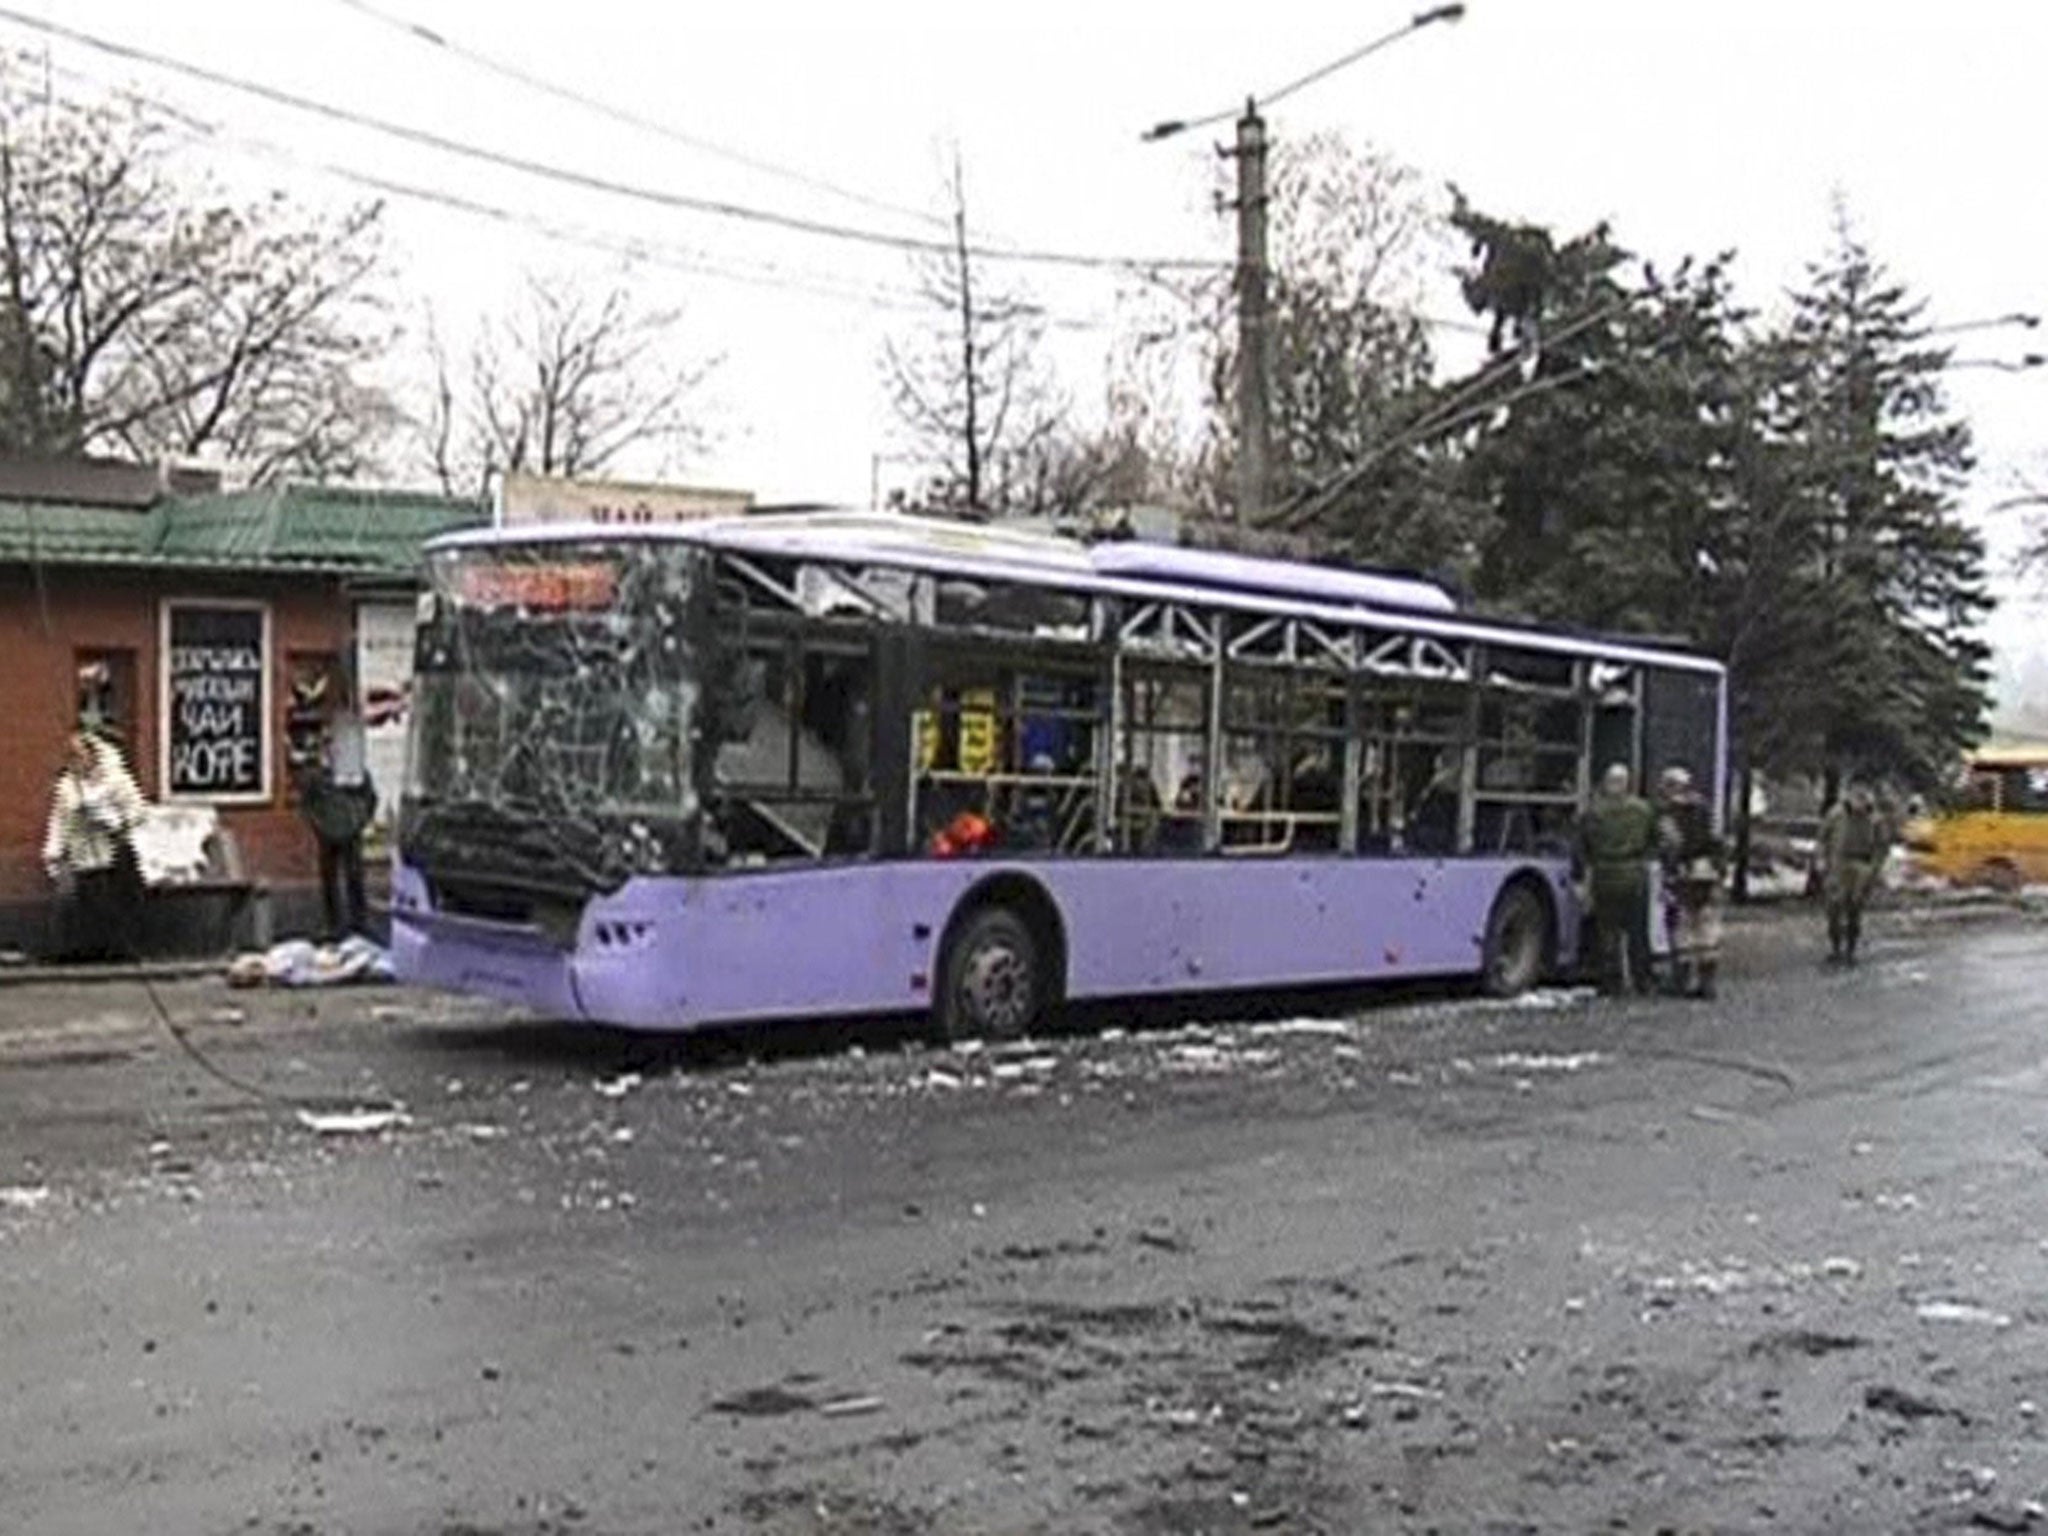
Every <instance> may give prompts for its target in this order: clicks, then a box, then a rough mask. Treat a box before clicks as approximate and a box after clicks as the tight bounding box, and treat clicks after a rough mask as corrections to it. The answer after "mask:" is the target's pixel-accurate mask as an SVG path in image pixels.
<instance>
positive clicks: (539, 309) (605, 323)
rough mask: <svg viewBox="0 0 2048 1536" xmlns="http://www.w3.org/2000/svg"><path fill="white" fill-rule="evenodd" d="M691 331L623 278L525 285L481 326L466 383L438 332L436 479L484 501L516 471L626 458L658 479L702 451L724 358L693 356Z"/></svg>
mask: <svg viewBox="0 0 2048 1536" xmlns="http://www.w3.org/2000/svg"><path fill="white" fill-rule="evenodd" d="M682 325H683V312H682V310H681V309H680V308H676V307H673V306H668V307H664V306H656V305H648V304H645V303H643V302H642V301H641V300H640V299H638V298H637V297H636V296H635V294H634V292H633V290H632V288H631V287H630V286H629V284H628V281H627V280H626V278H624V277H623V276H622V277H620V278H619V279H618V280H616V281H615V282H614V283H613V284H612V285H611V286H610V287H609V288H607V289H605V290H604V291H602V292H601V293H600V292H597V291H596V290H594V289H592V288H591V287H590V286H588V285H587V283H585V282H584V281H582V280H580V279H578V278H577V277H575V276H572V275H569V274H562V273H558V274H552V275H549V276H545V277H534V276H530V277H528V278H527V280H526V285H525V291H524V293H523V294H522V295H521V298H520V302H519V303H518V305H517V306H516V307H515V308H514V309H513V310H512V311H511V312H509V313H508V314H505V315H502V316H498V317H495V318H491V319H487V320H486V321H485V322H484V324H483V326H482V327H481V329H480V331H479V333H478V335H477V338H476V341H475V344H474V345H473V346H472V347H471V349H470V351H469V353H468V356H467V358H466V360H465V364H464V366H463V367H462V368H461V369H460V372H459V376H458V370H457V368H456V366H455V365H454V364H453V363H452V362H451V360H450V358H449V356H448V353H447V350H446V348H445V347H444V346H443V345H442V343H441V340H440V337H439V332H438V330H437V329H434V328H431V327H430V336H429V345H430V347H431V350H432V354H433V365H434V394H433V398H432V401H431V403H430V405H429V408H428V410H427V413H426V418H425V421H424V423H423V427H424V437H425V447H426V452H427V456H428V460H429V463H430V465H431V467H432V469H433V472H434V474H435V476H436V477H437V478H438V479H439V480H440V482H441V485H442V486H443V488H444V489H446V490H448V491H450V492H451V493H453V492H457V491H460V492H464V493H468V492H475V493H477V494H482V493H483V492H484V491H485V490H486V489H487V488H488V486H489V484H490V482H491V480H492V478H493V477H494V476H496V475H500V474H504V473H507V472H520V471H524V472H528V473H533V474H544V475H588V474H597V473H599V472H601V471H603V470H605V469H607V468H611V467H614V466H615V464H616V462H617V461H618V460H619V459H621V458H622V457H624V456H628V455H631V456H634V457H637V458H639V459H642V460H643V461H648V462H649V464H650V472H661V471H664V470H667V469H669V468H671V467H673V466H674V465H675V464H677V463H679V462H680V461H682V460H684V459H687V458H688V457H690V456H691V455H693V454H696V453H699V452H701V451H702V450H703V449H704V448H705V446H706V445H707V444H708V443H709V441H710V432H709V430H708V429H707V427H706V425H705V423H704V419H703V412H702V394H703V387H704V385H705V383H706V381H707V380H708V379H709V378H710V377H711V375H712V374H713V372H715V371H716V369H717V367H718V361H719V360H718V359H716V358H709V359H707V358H702V357H697V356H693V355H690V354H688V353H687V352H686V350H685V348H684V347H683V345H682V339H681V331H682Z"/></svg>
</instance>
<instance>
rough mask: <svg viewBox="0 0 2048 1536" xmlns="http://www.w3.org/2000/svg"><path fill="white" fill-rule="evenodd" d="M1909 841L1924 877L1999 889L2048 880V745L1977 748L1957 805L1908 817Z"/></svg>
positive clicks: (1966, 764) (1967, 760) (1967, 762)
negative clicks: (1942, 810) (1929, 814)
mask: <svg viewBox="0 0 2048 1536" xmlns="http://www.w3.org/2000/svg"><path fill="white" fill-rule="evenodd" d="M1905 839H1906V846H1907V848H1908V849H1909V850H1910V851H1911V853H1912V855H1913V862H1914V864H1915V866H1916V867H1917V868H1918V870H1919V872H1920V873H1921V874H1923V875H1930V876H1934V877H1937V878H1940V879H1943V880H1948V881H1951V882H1953V883H1955V884H1957V885H1988V886H1990V887H1991V888H1992V889H1994V890H2000V891H2016V890H2018V889H2019V888H2020V887H2021V886H2025V885H2048V744H2035V745H2022V746H2003V747H1985V748H1982V749H1980V750H1978V751H1976V752H1973V753H1971V754H1970V755H1969V756H1968V757H1967V758H1965V759H1964V779H1963V788H1962V795H1961V798H1960V799H1959V801H1958V802H1957V804H1956V806H1955V808H1954V809H1952V810H1948V811H1944V812H1942V813H1941V814H1939V815H1937V816H1932V817H1921V818H1918V819H1916V820H1914V821H1912V822H1909V823H1908V824H1907V826H1906V828H1905Z"/></svg>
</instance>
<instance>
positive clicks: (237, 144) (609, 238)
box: [20, 54, 1111, 331]
mask: <svg viewBox="0 0 2048 1536" xmlns="http://www.w3.org/2000/svg"><path fill="white" fill-rule="evenodd" d="M20 56H21V57H28V55H26V54H22V55H20ZM57 72H58V73H61V74H63V75H64V76H65V78H67V79H69V80H73V81H76V82H79V83H83V84H90V85H92V86H95V87H96V88H102V89H111V90H113V91H115V93H116V94H118V95H120V96H121V97H122V98H123V99H124V100H127V101H129V102H132V103H133V104H134V105H135V106H136V107H137V108H139V109H141V110H144V111H148V112H153V113H155V114H157V115H158V116H159V117H161V118H163V119H165V120H166V122H168V123H169V124H171V125H172V126H173V128H174V129H175V130H177V131H181V132H183V133H184V134H186V135H188V136H190V137H193V138H196V139H204V140H207V141H209V142H212V143H215V144H220V145H224V146H227V147H229V148H233V149H239V150H243V151H246V152H248V153H250V154H255V155H261V156H263V157H265V158H267V159H272V160H277V161H280V162H282V163H285V164H289V165H295V166H298V167H300V168H302V169H305V170H309V171H312V172H314V173H315V174H317V175H321V176H327V177H331V178H333V179H335V180H337V181H342V182H346V183H348V184H350V185H352V186H357V187H361V188H363V189H364V190H366V191H371V192H379V193H383V194H385V195H386V196H390V197H396V198H402V199H405V200H407V201H410V202H418V203H424V204H427V205H429V206H432V207H438V208H444V209H447V210H449V211H450V212H454V213H460V214H465V215H467V216H470V217H472V218H480V219H487V220H490V221H491V222H493V223H498V224H506V225H511V226H514V227H517V228H521V229H526V230H530V231H532V232H533V233H535V234H537V235H540V236H542V237H543V238H545V239H548V240H553V241H558V242H560V243H562V244H565V245H578V246H584V247H586V248H589V249H592V250H598V251H605V252H608V253H610V254H612V255H616V256H623V257H626V258H628V259H630V260H634V261H644V262H647V263H648V264H650V265H654V266H660V267H664V268H667V269H669V270H672V271H676V272H684V273H689V274H692V275H696V276H702V277H710V278H715V279H719V280H722V281H726V282H733V283H741V284H745V285H747V286H749V287H757V288H770V289H775V290H778V291H782V292H791V293H803V294H809V295H811V296H813V297H816V298H822V299H827V300H833V301H837V302H841V303H848V304H857V305H862V306H864V307H866V308H869V309H874V310H887V311H893V312H896V313H902V314H913V313H923V312H927V311H929V310H930V309H931V307H932V306H931V303H930V301H929V300H928V299H926V297H925V296H924V295H923V294H921V293H920V292H919V291H918V290H916V289H914V288H907V287H900V286H891V285H888V284H883V283H876V284H872V285H867V284H861V283H857V282H853V281H849V280H842V279H838V278H834V277H831V276H829V275H826V274H823V273H812V272H803V271H790V270H788V269H786V268H783V267H780V266H778V265H777V264H776V263H774V262H771V261H756V262H753V263H751V264H750V265H749V266H748V267H745V268H739V267H733V266H728V265H724V264H721V263H719V262H717V261H714V260H711V259H709V257H708V256H706V255H705V254H704V253H702V252H699V251H696V250H693V249H690V248H688V247H683V246H674V245H668V244H665V243H663V242H660V241H654V240H649V239H647V238H645V237H643V236H639V235H614V234H610V233H608V232H604V231H600V230H596V229H591V228H588V227H579V226H576V225H570V224H563V223H559V222H557V221H554V220H551V219H547V218H543V217H541V216H539V215H536V214H532V213H528V212H525V211H522V210H520V209H517V208H511V207H507V206H505V205H504V204H502V203H494V202H487V201H485V200H483V199H481V198H474V197H469V196H466V195H465V194H463V193H459V192H452V191H449V190H447V189H445V188H441V187H430V186H423V185H420V184H417V183H413V182H405V181H399V180H396V179H395V178H392V177H388V176H380V175H377V174H375V173H374V172H369V171H363V170H358V169H356V168H355V167H353V166H348V165H342V164H339V163H337V162H335V161H331V160H324V159H318V158H314V157H310V156H307V155H304V154H301V153H299V152H298V151H295V150H291V149H287V148H285V147H284V146H282V145H278V144H273V143H270V142H269V141H267V140H263V139H259V138H255V137H252V136H250V135H248V134H246V133H239V132H235V131H233V130H230V129H227V128H224V127H223V126H222V125H221V124H219V123H215V122H211V121H209V120H207V119H206V118H204V117H201V116H199V115H197V114H196V113H193V112H191V111H188V110H187V109H185V108H184V107H181V106H178V105H177V104H175V103H173V102H168V101H164V100H162V99H160V98H158V97H154V96H149V95H146V94H144V93H142V92H140V91H137V90H134V89H133V88H132V87H121V86H109V85H108V84H107V82H105V81H103V80H99V79H97V78H95V77H92V76H90V75H86V74H82V73H80V72H78V71H76V70H68V69H67V70H59V71H57ZM1024 312H1025V314H1026V315H1028V316H1029V317H1030V318H1034V319H1038V320H1042V321H1043V322H1044V323H1045V324H1047V325H1049V326H1051V327H1053V328H1055V329H1058V330H1068V331H1100V330H1103V329H1105V328H1107V327H1108V326H1109V325H1110V323H1111V322H1110V321H1109V320H1108V319H1106V318H1104V317H1099V316H1098V317H1093V318H1090V317H1084V316H1080V315H1062V314H1059V313H1056V312H1054V311H1052V310H1049V309H1047V308H1045V307H1044V306H1042V305H1039V304H1037V303H1035V302H1034V303H1030V304H1028V305H1027V306H1026V308H1025V311H1024Z"/></svg>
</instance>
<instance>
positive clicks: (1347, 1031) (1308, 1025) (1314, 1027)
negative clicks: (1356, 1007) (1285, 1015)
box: [1247, 1019, 1363, 1040]
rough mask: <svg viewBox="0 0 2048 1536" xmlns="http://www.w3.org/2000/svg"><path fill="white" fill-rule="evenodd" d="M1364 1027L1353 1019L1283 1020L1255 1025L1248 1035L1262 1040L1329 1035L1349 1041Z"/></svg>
mask: <svg viewBox="0 0 2048 1536" xmlns="http://www.w3.org/2000/svg"><path fill="white" fill-rule="evenodd" d="M1362 1027H1363V1026H1361V1025H1360V1024H1358V1023H1357V1022H1356V1021H1354V1020H1352V1019H1281V1020H1278V1021H1277V1022H1273V1023H1266V1024H1254V1025H1252V1027H1251V1028H1250V1030H1248V1031H1247V1033H1249V1034H1251V1035H1254V1036H1257V1037H1260V1038H1266V1037H1270V1036H1275V1035H1310V1036H1315V1035H1327V1036H1333V1037H1335V1038H1337V1039H1340V1040H1349V1039H1350V1038H1351V1037H1352V1036H1354V1035H1356V1034H1358V1033H1359V1031H1360V1029H1361V1028H1362Z"/></svg>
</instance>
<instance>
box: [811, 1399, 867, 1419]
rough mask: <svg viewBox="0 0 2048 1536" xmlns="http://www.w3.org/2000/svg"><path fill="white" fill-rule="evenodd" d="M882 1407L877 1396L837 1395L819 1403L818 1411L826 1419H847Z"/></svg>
mask: <svg viewBox="0 0 2048 1536" xmlns="http://www.w3.org/2000/svg"><path fill="white" fill-rule="evenodd" d="M882 1407H883V1403H882V1400H881V1399H880V1398H879V1397H838V1398H834V1399H833V1400H832V1401H830V1402H828V1403H820V1404H819V1405H818V1412H819V1413H821V1414H823V1415H824V1416H825V1417H826V1418H828V1419H847V1418H852V1417H854V1416H855V1415H856V1414H863V1413H879V1412H880V1411H881V1410H882Z"/></svg>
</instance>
